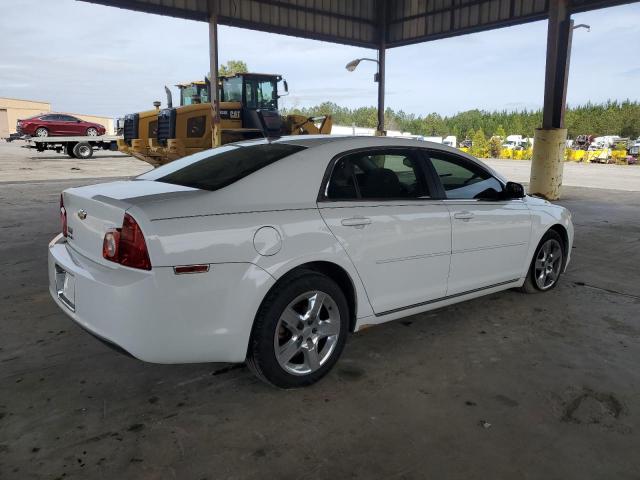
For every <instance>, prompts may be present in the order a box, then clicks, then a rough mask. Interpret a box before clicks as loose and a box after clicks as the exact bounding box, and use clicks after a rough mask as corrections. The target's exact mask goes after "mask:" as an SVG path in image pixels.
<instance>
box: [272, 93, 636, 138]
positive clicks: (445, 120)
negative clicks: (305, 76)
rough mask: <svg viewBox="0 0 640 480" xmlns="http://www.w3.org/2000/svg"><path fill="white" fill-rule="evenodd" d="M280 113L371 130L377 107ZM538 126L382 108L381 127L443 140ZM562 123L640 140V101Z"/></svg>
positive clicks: (484, 115) (523, 115) (499, 115)
mask: <svg viewBox="0 0 640 480" xmlns="http://www.w3.org/2000/svg"><path fill="white" fill-rule="evenodd" d="M284 113H285V114H288V113H294V114H300V115H306V116H310V117H311V116H317V115H332V116H333V123H334V124H338V125H353V124H355V125H356V126H358V127H369V128H375V127H376V125H377V113H376V107H359V108H353V109H351V108H346V107H341V106H340V105H338V104H336V103H333V102H324V103H321V104H320V105H316V106H314V107H308V108H293V109H286V110H285V112H284ZM541 124H542V110H522V111H507V110H502V111H492V112H489V111H486V110H477V109H475V110H467V111H466V112H460V113H457V114H455V115H452V116H441V115H439V114H437V113H429V114H427V115H424V116H421V115H414V114H410V113H405V112H404V111H402V110H398V111H395V110H392V109H390V108H387V109H386V110H385V128H386V129H387V130H401V131H404V132H411V133H413V134H415V135H424V136H446V135H455V136H457V137H458V139H464V138H465V137H469V138H473V136H474V135H475V134H476V132H478V131H482V132H483V133H484V135H485V137H486V138H490V137H491V136H493V135H496V134H497V135H500V134H502V133H503V132H504V133H506V134H508V135H512V134H515V135H523V136H527V137H533V133H534V131H535V129H536V128H538V127H540V126H541ZM565 124H566V126H567V129H568V131H569V132H568V135H569V137H570V138H575V137H576V136H577V135H581V134H586V135H595V136H601V135H620V136H621V137H630V138H638V137H640V102H637V101H631V100H625V101H622V102H618V101H615V100H609V101H607V102H605V103H600V104H594V103H587V104H586V105H580V106H576V107H570V108H568V109H567V112H566V114H565Z"/></svg>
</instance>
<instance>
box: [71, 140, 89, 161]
mask: <svg viewBox="0 0 640 480" xmlns="http://www.w3.org/2000/svg"><path fill="white" fill-rule="evenodd" d="M73 154H74V155H75V156H76V158H82V159H87V158H91V157H92V156H93V147H92V146H91V144H90V143H89V142H78V143H76V144H75V145H74V147H73Z"/></svg>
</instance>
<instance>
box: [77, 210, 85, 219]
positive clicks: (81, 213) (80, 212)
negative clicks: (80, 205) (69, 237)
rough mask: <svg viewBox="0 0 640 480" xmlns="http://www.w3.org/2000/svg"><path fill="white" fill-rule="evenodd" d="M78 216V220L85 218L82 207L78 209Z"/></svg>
mask: <svg viewBox="0 0 640 480" xmlns="http://www.w3.org/2000/svg"><path fill="white" fill-rule="evenodd" d="M78 218H79V219H80V220H84V219H85V218H87V212H85V211H84V210H82V209H80V210H78Z"/></svg>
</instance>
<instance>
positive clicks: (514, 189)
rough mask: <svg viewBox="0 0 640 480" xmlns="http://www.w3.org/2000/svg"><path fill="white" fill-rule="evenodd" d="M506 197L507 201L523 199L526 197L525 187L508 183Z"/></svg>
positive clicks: (505, 190) (505, 189)
mask: <svg viewBox="0 0 640 480" xmlns="http://www.w3.org/2000/svg"><path fill="white" fill-rule="evenodd" d="M504 196H505V197H506V198H507V199H512V198H523V197H524V187H523V186H522V185H521V184H519V183H516V182H507V184H506V185H505V187H504Z"/></svg>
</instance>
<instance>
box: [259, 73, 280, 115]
mask: <svg viewBox="0 0 640 480" xmlns="http://www.w3.org/2000/svg"><path fill="white" fill-rule="evenodd" d="M256 100H257V104H258V108H263V109H274V108H276V84H275V82H273V81H271V80H263V81H260V82H257V83H256Z"/></svg>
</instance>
